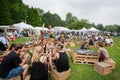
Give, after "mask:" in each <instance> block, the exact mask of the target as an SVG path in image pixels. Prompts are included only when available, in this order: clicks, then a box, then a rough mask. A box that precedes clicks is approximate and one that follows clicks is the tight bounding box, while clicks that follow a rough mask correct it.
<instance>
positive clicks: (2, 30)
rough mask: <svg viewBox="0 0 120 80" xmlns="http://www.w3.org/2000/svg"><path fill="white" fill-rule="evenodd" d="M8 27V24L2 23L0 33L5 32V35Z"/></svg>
mask: <svg viewBox="0 0 120 80" xmlns="http://www.w3.org/2000/svg"><path fill="white" fill-rule="evenodd" d="M8 28H10V26H8V25H3V26H0V35H1V34H2V33H5V34H6V35H7V29H8Z"/></svg>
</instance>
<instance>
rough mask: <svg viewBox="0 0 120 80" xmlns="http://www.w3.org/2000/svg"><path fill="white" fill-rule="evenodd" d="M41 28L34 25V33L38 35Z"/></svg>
mask: <svg viewBox="0 0 120 80" xmlns="http://www.w3.org/2000/svg"><path fill="white" fill-rule="evenodd" d="M41 30H42V28H41V27H35V28H34V32H35V35H40V31H41Z"/></svg>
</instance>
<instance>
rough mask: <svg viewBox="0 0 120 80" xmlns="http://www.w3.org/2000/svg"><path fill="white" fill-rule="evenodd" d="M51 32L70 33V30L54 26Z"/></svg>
mask: <svg viewBox="0 0 120 80" xmlns="http://www.w3.org/2000/svg"><path fill="white" fill-rule="evenodd" d="M53 30H54V31H56V32H62V31H70V29H68V28H65V27H60V26H55V27H54V28H53Z"/></svg>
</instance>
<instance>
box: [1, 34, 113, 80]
mask: <svg viewBox="0 0 120 80" xmlns="http://www.w3.org/2000/svg"><path fill="white" fill-rule="evenodd" d="M74 35H75V36H74ZM3 38H4V37H3V36H1V37H0V42H1V43H3V44H4V45H8V44H9V43H8V41H7V39H6V38H4V39H3ZM74 39H76V41H77V40H82V41H83V43H82V44H81V45H80V49H89V45H95V43H96V42H98V43H99V45H98V54H99V61H104V60H105V59H108V58H109V54H108V52H107V50H106V49H105V48H104V47H103V44H104V43H105V45H107V44H110V45H113V43H114V42H113V40H112V38H110V37H109V36H108V37H105V38H103V36H102V35H100V34H99V35H91V36H89V35H87V34H86V35H77V34H72V33H57V34H56V35H54V37H53V35H51V34H49V33H45V34H43V33H41V36H40V37H39V38H38V39H35V37H34V35H31V38H30V41H31V42H32V44H30V45H31V46H30V45H29V44H28V45H25V44H11V46H10V47H8V49H9V50H8V51H9V52H8V53H7V54H6V55H5V57H4V59H3V60H2V63H1V64H0V78H3V79H10V78H12V77H14V76H17V75H20V76H21V80H24V79H25V77H26V75H27V73H28V69H29V67H30V65H31V72H30V80H47V79H48V74H49V73H50V71H51V68H56V71H57V72H60V73H61V72H64V71H67V70H69V68H70V66H69V60H68V55H67V53H66V51H65V45H64V43H65V42H67V41H70V40H74Z"/></svg>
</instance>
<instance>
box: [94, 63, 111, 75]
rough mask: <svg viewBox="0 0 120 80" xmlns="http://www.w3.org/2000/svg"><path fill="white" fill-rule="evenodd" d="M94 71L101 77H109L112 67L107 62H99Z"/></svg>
mask: <svg viewBox="0 0 120 80" xmlns="http://www.w3.org/2000/svg"><path fill="white" fill-rule="evenodd" d="M94 70H95V71H96V72H98V73H99V74H101V75H108V74H110V73H111V72H112V65H110V64H108V63H106V62H98V63H95V64H94Z"/></svg>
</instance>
